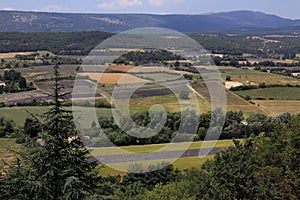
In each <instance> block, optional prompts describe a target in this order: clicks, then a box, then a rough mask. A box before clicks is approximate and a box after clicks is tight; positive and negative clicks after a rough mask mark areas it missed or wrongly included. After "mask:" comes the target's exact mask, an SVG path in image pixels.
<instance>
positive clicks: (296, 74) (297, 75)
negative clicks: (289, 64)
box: [291, 72, 300, 77]
mask: <svg viewBox="0 0 300 200" xmlns="http://www.w3.org/2000/svg"><path fill="white" fill-rule="evenodd" d="M291 75H292V76H293V77H300V72H296V73H291Z"/></svg>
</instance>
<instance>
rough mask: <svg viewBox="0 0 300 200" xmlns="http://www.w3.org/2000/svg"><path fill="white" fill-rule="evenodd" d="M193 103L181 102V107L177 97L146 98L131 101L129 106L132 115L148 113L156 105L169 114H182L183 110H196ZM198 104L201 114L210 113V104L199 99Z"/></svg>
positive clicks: (189, 101) (188, 101)
mask: <svg viewBox="0 0 300 200" xmlns="http://www.w3.org/2000/svg"><path fill="white" fill-rule="evenodd" d="M191 101H192V100H191V99H189V100H180V102H181V105H180V103H179V101H178V99H177V97H176V96H175V95H165V96H152V97H145V98H136V99H130V102H129V106H130V112H131V113H136V112H143V111H147V110H149V109H150V108H151V106H153V105H155V104H160V105H162V106H163V107H164V108H165V109H166V111H168V112H180V111H181V109H182V110H186V109H192V110H194V109H195V108H191ZM198 104H199V110H200V113H204V112H208V111H210V104H209V102H207V101H205V100H204V99H201V98H198Z"/></svg>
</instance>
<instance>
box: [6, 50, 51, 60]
mask: <svg viewBox="0 0 300 200" xmlns="http://www.w3.org/2000/svg"><path fill="white" fill-rule="evenodd" d="M33 53H39V54H40V55H44V54H46V53H49V54H50V55H54V54H53V53H51V52H48V51H36V52H33V51H29V52H10V53H0V59H11V58H14V57H15V55H17V54H19V55H30V54H33Z"/></svg>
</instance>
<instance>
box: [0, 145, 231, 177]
mask: <svg viewBox="0 0 300 200" xmlns="http://www.w3.org/2000/svg"><path fill="white" fill-rule="evenodd" d="M211 142H212V143H215V145H214V147H215V148H221V147H229V146H233V145H234V144H233V141H232V140H219V141H211ZM186 144H187V143H171V144H155V145H141V146H127V147H121V148H122V149H123V150H126V151H128V152H132V153H133V152H134V153H150V152H153V151H156V150H159V149H161V148H162V147H164V146H165V145H170V146H171V148H172V150H174V151H180V150H184V147H185V145H186ZM202 145H203V141H200V142H193V143H191V145H190V146H189V147H188V150H194V149H200V148H201V147H202ZM9 149H12V150H19V149H20V145H18V144H16V143H15V142H14V139H0V159H1V162H0V169H1V168H3V166H4V163H3V160H4V161H5V162H12V161H13V160H14V159H15V156H14V155H13V154H12V153H11V152H10V151H9ZM91 154H92V156H100V155H102V156H103V155H106V156H111V155H118V151H117V148H116V147H107V148H97V149H94V150H92V151H91ZM208 159H213V155H209V156H205V157H198V156H194V157H183V158H179V159H177V160H176V159H158V160H147V161H137V162H124V163H113V164H109V165H106V166H101V165H100V166H101V167H102V169H101V171H100V174H101V175H115V174H125V173H124V172H122V171H118V170H116V169H115V168H116V167H117V168H120V166H121V167H122V168H124V169H125V170H127V169H128V167H129V166H130V165H133V164H135V163H138V164H143V165H148V164H153V163H159V162H170V163H172V162H173V163H172V164H173V165H174V167H175V168H178V169H181V170H183V169H187V168H193V167H199V166H201V165H202V164H203V163H204V162H205V161H206V160H208Z"/></svg>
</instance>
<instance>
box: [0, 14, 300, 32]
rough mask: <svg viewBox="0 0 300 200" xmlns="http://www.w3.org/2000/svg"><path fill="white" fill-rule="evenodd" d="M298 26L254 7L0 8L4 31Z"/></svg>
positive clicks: (181, 30)
mask: <svg viewBox="0 0 300 200" xmlns="http://www.w3.org/2000/svg"><path fill="white" fill-rule="evenodd" d="M297 26H300V20H291V19H285V18H281V17H278V16H276V15H269V14H265V13H262V12H254V11H232V12H222V13H211V14H202V15H183V14H172V15H154V14H81V13H47V12H24V11H0V32H71V31H106V32H120V31H124V30H128V29H132V28H138V27H163V28H170V29H174V30H177V31H180V32H208V31H226V30H252V29H257V28H284V27H297Z"/></svg>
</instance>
